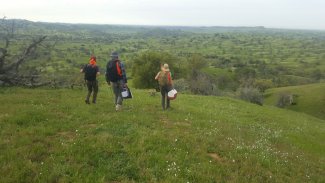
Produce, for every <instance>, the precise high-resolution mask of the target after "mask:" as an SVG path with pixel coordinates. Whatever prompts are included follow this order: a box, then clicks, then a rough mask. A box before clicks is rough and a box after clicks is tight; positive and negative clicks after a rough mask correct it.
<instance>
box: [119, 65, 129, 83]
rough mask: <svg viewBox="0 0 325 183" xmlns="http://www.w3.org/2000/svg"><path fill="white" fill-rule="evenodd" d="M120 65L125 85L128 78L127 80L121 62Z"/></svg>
mask: <svg viewBox="0 0 325 183" xmlns="http://www.w3.org/2000/svg"><path fill="white" fill-rule="evenodd" d="M120 65H121V70H122V77H123V83H124V84H125V85H127V83H128V80H127V78H126V72H125V67H124V64H123V63H122V62H121V64H120Z"/></svg>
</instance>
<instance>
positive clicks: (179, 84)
mask: <svg viewBox="0 0 325 183" xmlns="http://www.w3.org/2000/svg"><path fill="white" fill-rule="evenodd" d="M174 88H175V89H176V90H177V91H179V92H184V91H189V89H190V85H189V83H188V82H187V81H186V80H185V79H178V80H174Z"/></svg>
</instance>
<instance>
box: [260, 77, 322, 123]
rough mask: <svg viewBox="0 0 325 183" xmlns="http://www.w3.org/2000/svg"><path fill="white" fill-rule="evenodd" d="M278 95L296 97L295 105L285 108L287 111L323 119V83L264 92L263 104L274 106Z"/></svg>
mask: <svg viewBox="0 0 325 183" xmlns="http://www.w3.org/2000/svg"><path fill="white" fill-rule="evenodd" d="M280 94H293V95H296V96H297V97H295V98H294V99H295V102H296V105H291V106H287V107H286V108H287V109H290V110H294V111H298V112H304V113H306V114H309V115H313V116H315V117H318V118H321V119H325V83H316V84H309V85H300V86H290V87H282V88H273V89H270V90H267V91H266V95H265V96H266V98H265V103H266V104H268V105H276V104H277V102H278V99H279V96H280Z"/></svg>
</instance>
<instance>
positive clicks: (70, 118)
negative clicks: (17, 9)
mask: <svg viewBox="0 0 325 183" xmlns="http://www.w3.org/2000/svg"><path fill="white" fill-rule="evenodd" d="M85 94H86V90H85V89H80V90H69V89H60V90H49V89H22V88H0V103H1V105H0V111H1V113H0V139H1V140H0V177H1V178H0V179H1V182H324V181H325V177H324V172H325V144H324V139H325V121H324V120H320V119H317V118H314V117H312V116H309V115H305V114H302V113H297V112H293V111H287V110H281V109H278V108H276V107H268V106H263V107H262V106H257V105H253V104H249V103H246V102H243V101H238V100H234V99H230V98H223V97H203V96H192V95H185V94H183V95H182V94H180V95H179V96H178V98H177V100H175V101H173V102H172V109H171V110H169V111H162V110H161V107H160V104H159V102H160V96H159V95H158V94H157V96H153V97H152V96H149V94H148V92H147V91H144V90H134V91H133V94H134V99H132V100H127V101H125V102H124V110H123V111H122V112H115V111H114V105H113V102H112V92H111V90H110V88H108V87H107V86H104V85H103V86H102V87H101V88H100V93H99V99H98V103H97V104H96V105H85V104H84V101H83V99H84V96H85Z"/></svg>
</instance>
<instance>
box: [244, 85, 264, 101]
mask: <svg viewBox="0 0 325 183" xmlns="http://www.w3.org/2000/svg"><path fill="white" fill-rule="evenodd" d="M238 92H239V98H240V99H242V100H245V101H248V102H251V103H254V104H258V105H263V95H262V94H261V92H260V91H259V90H258V89H257V88H253V87H244V88H239V89H238Z"/></svg>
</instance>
